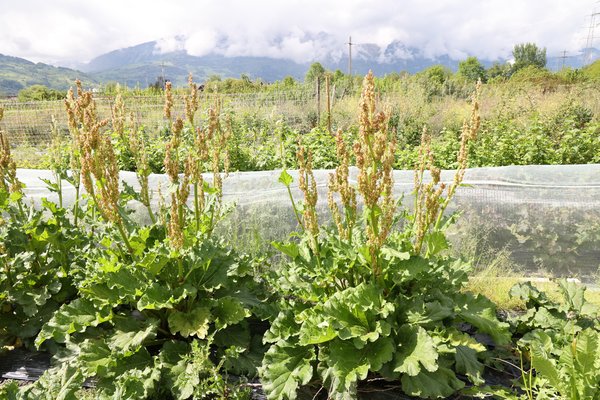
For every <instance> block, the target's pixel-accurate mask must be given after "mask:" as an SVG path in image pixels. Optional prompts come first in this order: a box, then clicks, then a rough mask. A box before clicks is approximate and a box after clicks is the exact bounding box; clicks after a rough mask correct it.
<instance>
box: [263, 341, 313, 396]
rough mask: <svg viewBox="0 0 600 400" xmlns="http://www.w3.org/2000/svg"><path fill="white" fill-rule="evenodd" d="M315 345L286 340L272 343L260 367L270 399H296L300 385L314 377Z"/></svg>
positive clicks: (264, 386)
mask: <svg viewBox="0 0 600 400" xmlns="http://www.w3.org/2000/svg"><path fill="white" fill-rule="evenodd" d="M315 358H316V357H315V351H314V347H313V346H298V345H294V344H290V343H288V342H286V341H280V342H278V343H276V344H274V345H272V346H271V347H270V348H269V350H268V351H267V352H266V353H265V357H264V358H263V362H262V367H261V368H260V369H259V373H260V376H261V382H262V384H263V390H264V391H265V393H266V395H267V399H269V400H283V399H288V400H294V399H296V392H297V390H298V387H299V386H302V385H306V384H308V383H309V382H310V380H311V379H312V377H313V366H312V362H313V361H315Z"/></svg>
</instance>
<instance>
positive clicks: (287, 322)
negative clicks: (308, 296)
mask: <svg viewBox="0 0 600 400" xmlns="http://www.w3.org/2000/svg"><path fill="white" fill-rule="evenodd" d="M299 329H300V326H299V325H298V323H296V321H295V319H294V313H293V312H291V311H280V312H279V314H277V317H276V318H275V320H273V322H271V327H270V328H269V330H268V331H267V332H265V336H264V337H263V342H264V343H275V342H279V341H287V340H288V339H289V338H290V337H291V336H294V335H297V334H298V330H299Z"/></svg>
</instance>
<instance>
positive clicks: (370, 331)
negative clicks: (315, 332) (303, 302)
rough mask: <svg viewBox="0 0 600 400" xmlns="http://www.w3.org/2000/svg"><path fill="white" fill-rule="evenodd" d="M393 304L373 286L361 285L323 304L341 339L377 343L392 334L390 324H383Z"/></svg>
mask: <svg viewBox="0 0 600 400" xmlns="http://www.w3.org/2000/svg"><path fill="white" fill-rule="evenodd" d="M393 311H394V305H393V304H392V303H389V302H387V301H385V300H384V299H383V295H382V294H381V292H380V291H379V290H378V289H377V288H376V287H375V286H373V285H367V284H360V285H358V286H356V287H351V288H348V289H346V290H343V291H340V292H337V293H335V294H334V295H333V296H331V298H330V299H329V300H327V301H326V302H325V303H324V304H323V312H324V313H325V315H326V318H327V319H328V321H329V323H330V324H331V326H332V327H333V329H335V330H336V331H337V334H338V336H339V338H340V339H342V340H345V339H351V338H360V339H361V340H362V341H363V342H367V341H371V342H373V341H376V340H377V339H378V338H379V337H380V336H381V335H383V336H386V335H388V334H389V329H390V325H389V324H388V323H387V322H385V321H382V320H383V319H385V318H386V317H387V316H388V315H389V314H390V313H391V312H393Z"/></svg>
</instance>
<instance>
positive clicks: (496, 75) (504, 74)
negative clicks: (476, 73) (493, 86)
mask: <svg viewBox="0 0 600 400" xmlns="http://www.w3.org/2000/svg"><path fill="white" fill-rule="evenodd" d="M510 68H511V67H510V65H509V64H500V63H498V62H495V63H494V65H492V66H491V67H490V68H488V70H487V71H486V72H487V78H488V81H492V80H493V81H502V80H505V79H508V78H509V77H510Z"/></svg>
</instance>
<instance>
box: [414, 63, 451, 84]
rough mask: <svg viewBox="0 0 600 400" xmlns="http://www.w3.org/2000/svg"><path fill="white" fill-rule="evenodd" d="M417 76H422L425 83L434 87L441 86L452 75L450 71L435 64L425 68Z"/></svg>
mask: <svg viewBox="0 0 600 400" xmlns="http://www.w3.org/2000/svg"><path fill="white" fill-rule="evenodd" d="M419 75H421V76H424V77H425V78H426V80H427V81H429V82H431V83H433V84H435V85H439V86H441V85H443V84H444V83H445V82H446V81H447V80H448V79H449V78H450V76H451V75H452V71H450V69H449V68H448V67H445V66H443V65H440V64H437V65H432V66H431V67H428V68H425V69H424V70H423V71H421V72H419Z"/></svg>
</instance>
